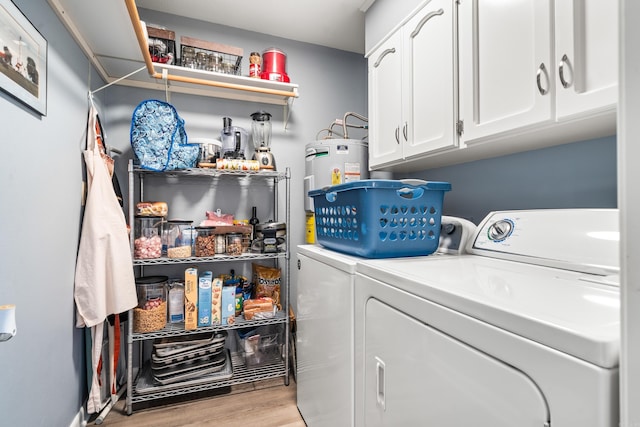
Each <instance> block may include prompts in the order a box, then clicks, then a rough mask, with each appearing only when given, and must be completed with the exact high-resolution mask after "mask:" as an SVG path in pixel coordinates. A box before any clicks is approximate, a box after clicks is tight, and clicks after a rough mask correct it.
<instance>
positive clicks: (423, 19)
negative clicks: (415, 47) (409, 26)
mask: <svg viewBox="0 0 640 427" xmlns="http://www.w3.org/2000/svg"><path fill="white" fill-rule="evenodd" d="M443 13H444V10H442V9H439V10H436V11H435V12H429V13H428V14H427V15H425V17H424V18H422V20H421V21H420V22H418V25H416V28H415V29H414V30H413V31H412V32H411V38H412V39H414V38H416V36H417V35H418V34H420V30H422V27H423V26H424V24H426V23H427V21H428V20H429V19H431V18H433V17H434V16H438V15H442V14H443Z"/></svg>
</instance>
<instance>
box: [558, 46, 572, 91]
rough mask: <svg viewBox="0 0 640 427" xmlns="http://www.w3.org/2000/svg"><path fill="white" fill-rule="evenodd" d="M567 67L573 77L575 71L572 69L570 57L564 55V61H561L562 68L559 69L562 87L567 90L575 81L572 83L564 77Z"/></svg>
mask: <svg viewBox="0 0 640 427" xmlns="http://www.w3.org/2000/svg"><path fill="white" fill-rule="evenodd" d="M565 65H566V66H567V68H568V69H569V72H570V73H571V74H572V76H573V72H572V71H573V70H572V69H571V62H570V61H569V57H568V56H567V54H566V53H565V54H564V55H562V59H560V66H559V67H558V74H559V75H560V83H562V87H563V88H565V89H566V88H568V87H569V86H571V84H572V83H573V79H572V81H569V80H567V79H565V77H564V67H565Z"/></svg>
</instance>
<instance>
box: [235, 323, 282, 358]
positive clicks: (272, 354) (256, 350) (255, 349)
mask: <svg viewBox="0 0 640 427" xmlns="http://www.w3.org/2000/svg"><path fill="white" fill-rule="evenodd" d="M238 347H239V353H240V355H241V356H242V359H243V360H244V364H245V366H246V367H256V366H262V365H267V364H271V363H277V362H280V361H281V360H282V344H281V335H280V333H278V332H275V331H269V332H267V331H266V330H264V329H261V328H258V330H256V331H252V332H250V333H247V334H245V333H243V332H241V331H238Z"/></svg>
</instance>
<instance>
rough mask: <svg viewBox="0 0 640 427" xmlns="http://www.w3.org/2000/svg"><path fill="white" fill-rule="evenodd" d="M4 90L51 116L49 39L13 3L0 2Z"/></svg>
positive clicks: (0, 86) (0, 73) (0, 79)
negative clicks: (48, 78)
mask: <svg viewBox="0 0 640 427" xmlns="http://www.w3.org/2000/svg"><path fill="white" fill-rule="evenodd" d="M0 89H2V90H3V91H4V92H6V93H8V94H9V95H11V96H12V97H14V98H15V99H17V100H18V101H20V102H22V103H23V104H25V105H27V106H28V107H29V108H31V109H33V110H34V111H35V112H37V113H38V114H40V115H42V116H46V115H47V40H46V39H45V38H44V37H42V35H41V34H40V32H39V31H38V30H37V29H36V28H35V27H34V26H33V24H31V22H30V21H29V20H28V19H27V17H26V16H24V14H23V13H22V12H21V11H20V9H18V7H17V6H16V5H15V4H13V2H12V1H11V0H0Z"/></svg>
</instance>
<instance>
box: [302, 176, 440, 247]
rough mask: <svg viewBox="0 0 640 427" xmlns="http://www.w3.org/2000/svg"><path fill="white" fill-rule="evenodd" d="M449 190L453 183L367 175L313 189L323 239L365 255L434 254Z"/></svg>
mask: <svg viewBox="0 0 640 427" xmlns="http://www.w3.org/2000/svg"><path fill="white" fill-rule="evenodd" d="M449 190H451V184H449V183H448V182H436V181H422V180H387V179H365V180H360V181H354V182H349V183H346V184H339V185H333V186H330V187H326V188H324V189H316V190H312V191H309V196H310V197H312V198H313V203H314V213H315V228H316V238H317V241H318V243H320V244H321V245H322V246H325V247H327V248H329V249H334V250H336V251H340V252H345V253H348V254H352V255H357V256H361V257H365V258H392V257H403V256H417V255H429V254H432V253H433V252H435V251H436V249H437V248H438V243H439V239H440V220H441V218H442V204H443V201H444V193H445V192H446V191H449Z"/></svg>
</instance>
